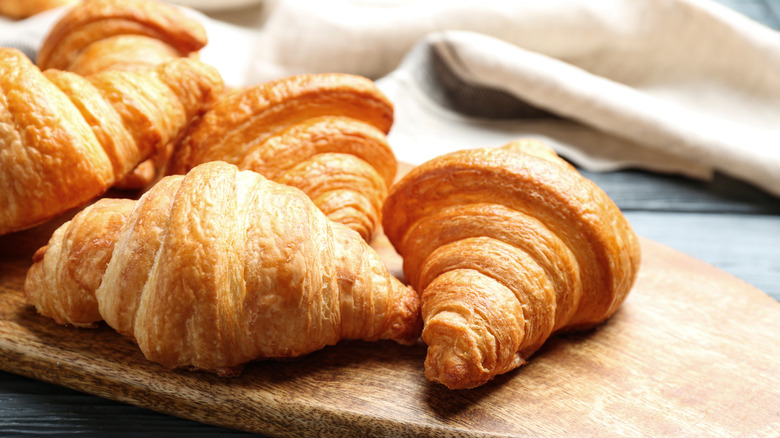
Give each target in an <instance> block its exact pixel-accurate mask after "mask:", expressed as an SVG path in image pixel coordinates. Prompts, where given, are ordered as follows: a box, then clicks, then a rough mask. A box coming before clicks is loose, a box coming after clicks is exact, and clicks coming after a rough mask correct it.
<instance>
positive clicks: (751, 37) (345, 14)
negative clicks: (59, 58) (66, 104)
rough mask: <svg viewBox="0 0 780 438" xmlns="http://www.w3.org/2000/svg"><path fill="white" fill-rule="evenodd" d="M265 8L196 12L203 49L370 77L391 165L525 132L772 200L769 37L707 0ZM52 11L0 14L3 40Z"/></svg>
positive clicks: (464, 0) (234, 66) (773, 108)
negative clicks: (387, 121) (735, 184)
mask: <svg viewBox="0 0 780 438" xmlns="http://www.w3.org/2000/svg"><path fill="white" fill-rule="evenodd" d="M267 7H268V8H273V9H270V10H269V12H268V13H267V14H265V17H267V18H266V19H265V20H264V22H263V23H258V25H257V26H256V27H250V28H246V27H237V26H231V25H229V24H226V23H224V22H219V21H216V20H212V19H208V18H206V17H205V16H201V17H200V18H201V21H202V22H203V23H204V26H205V27H206V30H207V32H208V35H209V39H210V42H209V45H208V46H207V47H206V49H205V50H204V51H203V53H202V59H203V60H204V61H206V62H209V63H211V64H213V65H214V66H216V67H217V68H218V69H220V71H221V72H222V73H223V75H224V76H225V79H226V82H227V83H228V84H229V85H236V86H238V85H248V84H253V83H258V82H262V81H266V80H270V79H273V78H277V77H281V76H286V75H290V74H297V73H304V72H325V71H341V72H349V73H354V74H360V75H364V76H368V77H370V78H373V79H376V80H377V83H378V84H379V86H380V88H382V90H383V91H385V93H387V95H388V97H389V98H390V99H391V100H392V101H393V102H394V103H395V106H396V123H395V125H394V126H393V130H392V131H391V134H390V142H391V144H392V146H393V147H394V150H395V151H396V154H397V156H398V158H399V159H400V160H402V161H406V162H410V163H412V164H417V163H420V162H422V161H425V160H427V159H429V158H432V157H434V156H437V155H440V154H443V153H446V152H449V151H452V150H457V149H463V148H473V147H486V146H487V147H490V146H500V145H501V144H503V143H504V142H506V141H509V140H511V139H515V138H518V137H536V138H541V139H544V140H546V141H548V142H549V143H550V144H552V145H553V146H554V147H555V148H556V149H557V150H558V151H559V153H561V154H562V155H563V156H564V157H566V158H567V159H569V160H570V161H573V162H574V163H576V164H578V165H580V166H582V167H583V168H585V169H588V170H595V171H607V170H615V169H623V168H640V169H647V170H651V171H659V172H671V173H677V174H682V175H686V176H690V177H696V178H707V177H709V176H710V175H712V173H713V172H715V171H719V172H722V173H724V174H728V175H730V176H732V177H735V178H739V179H742V180H744V181H747V182H750V183H752V184H754V185H756V186H758V187H760V188H762V189H764V190H766V191H767V192H769V193H772V194H774V195H776V196H780V33H778V32H776V31H774V30H771V29H769V28H767V27H764V26H763V25H760V24H758V23H756V22H753V21H751V20H749V19H747V18H745V17H743V16H741V15H739V14H737V13H736V12H733V11H731V10H730V9H727V8H725V7H723V6H721V5H719V4H717V3H713V2H711V1H709V0H600V1H584V0H576V1H575V0H554V1H553V0H550V1H545V2H539V1H531V0H516V1H511V2H509V1H494V0H479V1H477V0H452V1H447V2H441V1H432V0H430V1H429V0H415V1H412V0H364V1H357V0H330V1H327V2H323V1H319V0H298V1H285V0H279V1H276V2H274V3H272V4H271V3H269V5H268V6H267ZM58 13H59V11H55V12H53V13H51V14H42V15H43V16H38V17H33V18H32V19H29V20H26V21H23V22H18V23H6V24H0V26H2V27H0V29H2V30H0V43H6V42H7V41H8V38H9V37H10V36H14V37H16V39H17V43H16V44H19V41H18V40H19V36H20V35H24V36H26V37H32V36H34V35H30V33H32V34H35V32H32V31H31V29H35V30H36V31H40V30H41V29H48V26H49V24H48V23H51V22H53V21H52V20H54V19H56V15H57V14H58ZM193 13H194V12H193ZM25 32H28V33H25ZM43 34H45V33H42V34H40V37H42V35H43ZM25 44H28V46H32V47H34V46H35V41H34V40H33V42H32V43H30V42H29V38H28V41H27V42H26V43H25Z"/></svg>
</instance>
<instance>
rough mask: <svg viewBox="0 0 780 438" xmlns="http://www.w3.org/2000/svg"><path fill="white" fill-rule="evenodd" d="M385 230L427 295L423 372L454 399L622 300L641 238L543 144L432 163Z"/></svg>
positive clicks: (399, 200)
mask: <svg viewBox="0 0 780 438" xmlns="http://www.w3.org/2000/svg"><path fill="white" fill-rule="evenodd" d="M383 227H384V231H385V233H386V234H387V236H388V238H389V240H390V242H391V243H392V244H393V245H394V246H395V248H396V250H397V251H398V252H399V254H401V256H402V257H403V267H404V274H405V276H406V280H407V281H408V282H409V284H410V285H411V286H412V287H414V288H415V289H416V290H417V291H419V292H420V293H421V295H422V317H423V322H424V329H423V340H424V341H425V343H426V344H427V345H428V354H427V358H426V361H425V374H426V377H427V378H428V379H429V380H432V381H436V382H440V383H443V384H444V385H446V386H447V387H449V388H451V389H458V388H471V387H475V386H478V385H481V384H483V383H485V382H487V381H488V380H490V379H492V378H493V377H495V376H496V375H498V374H502V373H505V372H507V371H509V370H512V369H514V368H516V367H518V366H520V365H522V364H523V363H525V361H526V360H527V359H528V358H529V356H530V355H531V354H533V353H534V352H535V351H536V350H537V349H538V348H539V347H540V346H541V345H542V344H543V343H544V342H545V341H546V340H547V338H548V337H549V336H550V335H551V334H552V333H555V332H560V331H565V330H575V329H586V328H591V327H594V326H595V325H597V324H599V323H601V322H603V321H604V320H606V319H607V318H608V317H609V316H610V315H612V314H613V313H614V312H615V311H616V310H617V309H618V307H619V306H620V304H621V303H622V302H623V300H624V298H625V297H626V295H627V294H628V292H629V290H630V289H631V286H632V284H633V282H634V279H635V277H636V274H637V270H638V268H639V263H640V248H639V244H638V239H637V237H636V235H635V234H634V232H633V230H632V229H631V226H630V224H629V223H628V221H627V220H626V219H625V217H624V216H623V215H622V213H621V212H620V210H619V209H618V208H617V207H616V206H615V204H614V203H613V202H612V201H611V200H610V199H609V198H608V197H607V195H606V194H605V193H604V192H603V191H602V190H601V189H599V188H598V187H597V186H596V185H595V184H593V183H592V182H591V181H589V180H587V179H586V178H584V177H583V176H581V175H580V174H579V172H577V171H576V170H575V169H574V168H573V167H572V166H570V165H569V164H568V163H566V162H565V161H563V160H562V159H560V158H559V157H558V156H557V155H556V154H555V152H553V151H552V149H550V148H548V147H547V146H545V145H544V144H543V143H540V142H537V141H533V140H524V141H517V142H514V143H510V144H508V145H506V146H505V147H503V148H497V149H479V150H469V151H461V152H456V153H452V154H449V155H446V156H442V157H439V158H436V159H433V160H431V161H429V162H427V163H425V164H423V165H421V166H419V167H417V168H415V169H413V170H412V171H411V172H410V173H409V174H408V175H406V176H405V177H404V178H403V179H402V180H401V181H399V182H398V183H397V184H396V185H394V186H393V187H392V188H391V189H390V194H389V195H388V198H387V200H386V202H385V204H384V216H383Z"/></svg>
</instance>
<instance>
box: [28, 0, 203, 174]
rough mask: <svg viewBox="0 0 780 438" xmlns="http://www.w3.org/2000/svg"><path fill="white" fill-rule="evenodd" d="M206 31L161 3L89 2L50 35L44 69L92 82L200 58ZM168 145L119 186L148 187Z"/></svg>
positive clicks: (39, 60)
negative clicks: (99, 77) (109, 75)
mask: <svg viewBox="0 0 780 438" xmlns="http://www.w3.org/2000/svg"><path fill="white" fill-rule="evenodd" d="M206 43H207V37H206V31H205V30H204V29H203V27H202V26H201V25H200V23H198V22H197V21H195V20H194V19H192V18H190V17H188V16H187V15H185V14H184V13H182V12H181V11H180V10H179V9H176V8H174V7H173V6H170V5H167V4H165V3H162V2H159V1H157V0H84V1H83V2H82V3H80V4H78V5H76V6H74V7H73V8H72V9H71V10H70V11H68V13H67V14H65V15H64V16H63V17H62V18H61V19H60V20H59V21H58V22H57V23H56V24H55V25H54V27H53V28H52V29H51V31H50V32H49V34H48V36H47V37H46V39H44V41H43V44H42V45H41V48H40V49H39V52H38V57H37V60H36V61H37V64H38V66H39V67H40V68H41V69H44V70H45V69H49V68H56V69H59V70H67V71H72V72H74V73H78V74H80V75H82V76H89V75H92V74H95V73H99V72H102V71H107V70H121V71H138V70H143V69H146V68H151V67H153V66H155V65H157V64H160V63H162V62H165V61H169V60H171V59H174V58H179V57H193V58H195V57H197V54H198V51H199V50H200V49H202V48H203V47H204V46H205V45H206ZM172 147H173V146H172V145H166V147H165V148H162V149H160V151H159V153H158V154H156V155H155V156H154V157H153V158H150V159H149V160H146V161H143V162H141V163H140V164H139V165H138V166H137V167H136V168H135V169H133V171H132V172H131V173H129V174H128V175H127V176H126V177H125V178H124V179H122V180H121V181H118V182H117V183H116V184H115V186H116V187H119V188H126V189H136V188H143V187H147V186H148V185H149V184H150V183H152V182H153V181H154V180H155V178H157V176H158V173H159V172H160V169H162V168H163V167H164V165H165V163H166V161H167V160H168V156H169V154H170V148H172Z"/></svg>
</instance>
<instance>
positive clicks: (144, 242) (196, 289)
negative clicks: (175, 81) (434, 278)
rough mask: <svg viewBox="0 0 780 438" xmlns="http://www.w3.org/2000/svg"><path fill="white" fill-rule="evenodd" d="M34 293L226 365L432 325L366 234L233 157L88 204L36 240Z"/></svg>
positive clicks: (44, 303) (157, 351) (155, 352)
mask: <svg viewBox="0 0 780 438" xmlns="http://www.w3.org/2000/svg"><path fill="white" fill-rule="evenodd" d="M25 293H26V295H27V297H28V300H29V301H30V302H31V303H32V304H34V305H35V306H36V308H37V309H38V311H39V312H40V313H41V314H43V315H47V316H50V317H52V318H54V319H55V320H56V321H57V322H60V323H68V324H73V325H78V326H89V325H91V324H94V323H96V322H97V321H100V320H101V319H103V320H105V322H106V323H107V324H108V325H110V326H111V327H113V328H114V329H116V330H117V331H118V332H120V333H122V334H124V335H127V336H129V337H131V338H133V339H135V340H136V341H137V343H138V345H139V347H140V348H141V350H142V351H143V353H144V355H145V356H146V357H147V358H148V359H149V360H152V361H155V362H158V363H160V364H162V365H164V366H166V367H169V368H194V369H198V370H204V371H210V372H216V373H219V374H234V373H235V372H236V371H237V370H238V369H240V367H241V366H242V365H243V364H244V363H246V362H248V361H251V360H254V359H262V358H289V357H296V356H300V355H303V354H307V353H309V352H312V351H315V350H317V349H320V348H323V347H324V346H326V345H332V344H335V343H337V342H338V341H339V340H341V339H364V340H370V341H371V340H377V339H393V340H395V341H398V342H401V343H404V344H409V343H413V342H414V341H415V340H416V339H417V338H418V336H419V332H420V328H421V321H420V315H419V298H418V297H417V294H416V293H415V292H414V291H413V290H412V289H411V288H409V287H408V286H404V285H403V284H402V283H401V282H400V281H398V280H397V279H395V278H394V277H392V276H391V275H390V274H389V273H388V271H387V268H386V267H385V265H384V264H383V262H382V261H381V259H380V258H379V256H378V255H377V254H376V253H375V252H374V251H373V249H372V248H370V247H369V246H368V245H367V244H366V243H365V242H364V241H363V240H362V239H361V238H360V237H359V236H358V234H357V233H355V232H354V231H352V230H349V229H348V228H346V227H345V226H343V225H341V224H336V223H333V222H332V221H330V220H328V219H327V218H326V217H325V216H324V214H323V213H322V212H321V211H319V210H318V209H317V208H316V207H315V206H314V204H313V203H312V202H311V200H310V199H308V197H306V196H305V195H304V194H303V193H302V192H300V191H299V190H297V189H294V188H292V187H289V186H285V185H283V184H278V183H275V182H272V181H270V180H267V179H265V178H264V177H262V176H261V175H259V174H257V173H255V172H250V171H239V170H238V168H237V167H235V166H233V165H228V164H226V163H224V162H211V163H206V164H203V165H201V166H197V167H196V168H194V169H193V170H192V171H191V172H189V173H188V174H187V175H185V176H181V175H174V176H168V177H165V178H163V179H162V180H161V181H160V182H158V183H157V184H156V185H155V186H154V187H153V188H152V189H150V190H149V191H148V192H147V193H145V194H144V195H143V196H142V197H141V198H140V200H138V201H137V202H136V201H131V200H111V199H102V200H100V201H98V202H97V203H95V204H94V205H92V206H91V207H89V208H87V209H85V210H83V211H82V212H80V213H79V214H77V215H76V216H75V217H74V219H73V220H72V221H70V222H68V223H66V224H64V225H63V226H62V227H61V228H59V229H58V230H57V231H56V232H55V233H54V234H53V236H52V239H51V240H50V242H49V244H48V245H47V246H46V247H44V248H41V249H40V250H39V251H38V252H37V253H36V255H35V264H34V265H33V266H32V268H31V269H30V271H29V272H28V275H27V280H26V283H25Z"/></svg>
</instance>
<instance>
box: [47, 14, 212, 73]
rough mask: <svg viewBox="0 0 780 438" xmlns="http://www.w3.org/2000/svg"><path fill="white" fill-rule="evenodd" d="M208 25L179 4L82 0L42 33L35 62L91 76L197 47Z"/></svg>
mask: <svg viewBox="0 0 780 438" xmlns="http://www.w3.org/2000/svg"><path fill="white" fill-rule="evenodd" d="M206 42H207V38H206V31H205V30H204V29H203V27H202V26H201V25H200V23H198V22H197V21H195V20H193V19H192V18H190V17H188V16H187V15H185V14H183V13H182V12H181V11H180V10H179V9H176V8H174V7H173V6H170V5H168V4H165V3H162V2H160V1H157V0H84V1H82V2H81V3H79V4H78V5H76V6H74V7H73V8H71V9H70V10H69V11H68V13H66V14H65V15H64V16H63V17H62V18H61V19H60V20H59V21H58V22H57V23H56V24H55V25H54V27H53V28H52V29H51V31H50V32H49V34H48V35H47V37H46V38H45V39H44V41H43V44H42V45H41V48H40V50H39V51H38V57H37V59H36V63H37V64H38V67H40V68H41V69H42V70H46V69H50V68H56V69H58V70H66V71H71V72H74V73H78V74H80V75H82V76H89V75H92V74H95V73H98V72H101V71H105V70H123V71H137V70H141V69H145V68H149V67H152V66H155V65H157V64H160V63H162V62H165V61H168V60H171V59H173V58H179V57H187V56H191V55H194V54H196V53H197V51H198V50H200V49H202V48H203V47H204V46H205V45H206Z"/></svg>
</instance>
